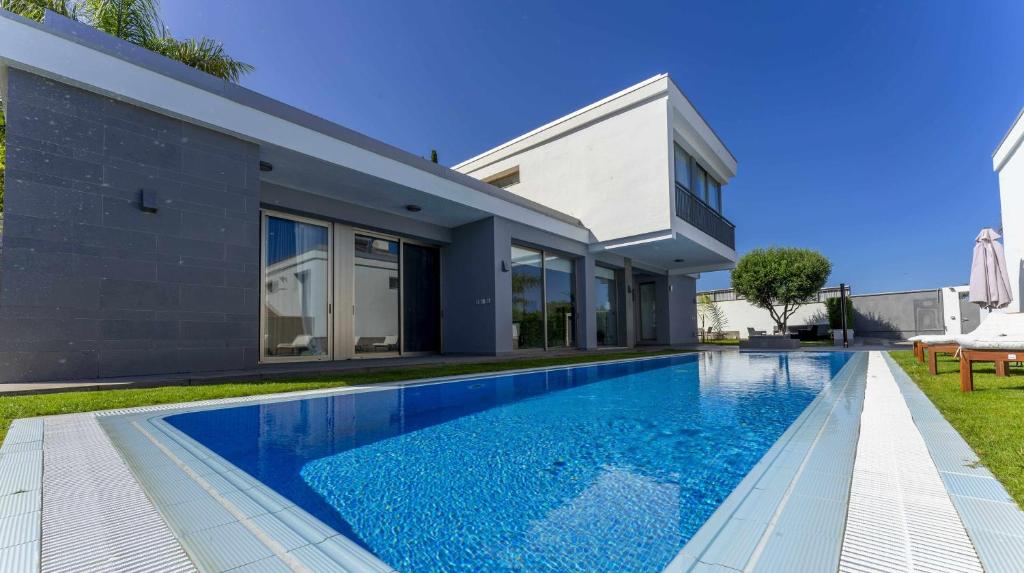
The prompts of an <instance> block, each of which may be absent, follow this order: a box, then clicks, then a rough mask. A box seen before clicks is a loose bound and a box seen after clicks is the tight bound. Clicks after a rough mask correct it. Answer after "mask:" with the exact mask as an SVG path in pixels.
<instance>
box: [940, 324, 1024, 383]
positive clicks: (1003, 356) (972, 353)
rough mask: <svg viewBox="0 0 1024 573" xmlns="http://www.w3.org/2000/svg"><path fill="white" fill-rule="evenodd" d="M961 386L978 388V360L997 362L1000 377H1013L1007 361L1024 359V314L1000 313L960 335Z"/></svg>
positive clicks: (997, 371)
mask: <svg viewBox="0 0 1024 573" xmlns="http://www.w3.org/2000/svg"><path fill="white" fill-rule="evenodd" d="M956 341H957V344H959V345H960V389H961V390H963V391H964V392H970V391H972V390H974V371H973V366H974V363H975V362H994V363H995V365H996V376H1009V374H1010V372H1009V369H1008V368H1007V364H1008V363H1010V362H1018V361H1021V360H1024V314H1022V313H1019V312H1014V313H999V314H992V315H989V317H988V318H986V319H985V320H984V321H983V322H982V323H981V325H980V326H978V328H977V329H976V330H975V331H974V332H971V333H970V334H965V335H963V336H958V337H957V338H956Z"/></svg>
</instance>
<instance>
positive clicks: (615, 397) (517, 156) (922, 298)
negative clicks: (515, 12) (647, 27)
mask: <svg viewBox="0 0 1024 573" xmlns="http://www.w3.org/2000/svg"><path fill="white" fill-rule="evenodd" d="M91 4H92V3H90V5H89V7H90V8H95V7H93V6H91ZM128 4H131V3H128ZM144 4H145V3H144ZM3 6H6V7H11V6H14V8H12V9H21V10H22V12H24V13H26V14H28V15H29V16H32V17H37V16H39V15H40V14H39V13H38V12H34V11H33V10H35V9H36V6H37V5H36V4H34V3H33V4H31V5H29V4H25V5H18V4H11V3H4V4H3ZM19 6H20V8H19ZM25 6H29V7H28V8H26V7H25ZM150 7H151V6H150V5H149V4H146V5H145V6H143V8H144V9H146V10H148V9H149V8H150ZM403 9H404V8H403ZM872 16H873V15H872ZM73 17H75V18H78V16H73ZM141 17H142V18H143V19H145V18H150V19H151V20H152V21H151V22H149V23H150V24H152V25H153V27H154V28H156V25H157V24H159V18H158V17H157V16H156V15H153V14H143V15H142V16H141ZM120 21H121V20H117V22H120ZM331 23H332V24H333V21H332V22H331ZM729 23H730V24H731V21H730V22H729ZM144 24H145V22H144ZM93 26H96V27H93ZM101 29H103V23H102V22H101V21H100V19H99V18H97V17H95V14H92V15H89V16H87V17H83V18H82V20H81V21H79V20H72V19H68V18H64V17H61V16H58V15H56V14H54V13H52V12H46V13H45V14H43V16H42V21H35V20H32V19H28V18H23V17H21V16H18V15H14V14H12V13H10V12H8V11H5V10H4V9H0V102H2V105H3V113H4V114H5V124H4V129H5V141H6V158H5V168H4V192H3V197H2V202H0V207H2V218H0V572H2V573H58V572H59V573H105V572H111V573H119V572H122V571H129V572H135V571H145V572H147V573H148V572H161V573H162V572H174V573H178V572H181V573H193V572H202V573H311V572H315V573H398V572H399V571H402V572H405V573H413V572H424V571H427V572H439V573H490V572H519V571H523V572H530V573H564V572H567V571H576V572H593V573H604V572H609V571H614V572H616V573H619V572H621V573H710V572H719V573H731V572H738V571H743V572H749V573H793V572H800V573H804V572H806V573H863V572H865V571H872V572H885V573H889V572H891V573H912V572H919V571H920V572H925V571H927V572H943V573H954V572H955V573H1020V572H1021V571H1024V511H1022V510H1021V505H1020V504H1021V503H1022V501H1024V464H1022V452H1024V440H1022V438H1021V436H1024V432H1022V431H1021V422H1020V420H1021V416H1022V414H1024V399H1022V398H1024V396H1022V395H1021V386H1020V383H1019V381H1017V380H1018V376H1019V374H1020V358H1021V356H1024V354H1022V353H1024V320H1022V318H1024V316H1022V315H1021V314H1020V312H1019V311H1020V309H1021V308H1022V307H1021V306H1020V305H1021V302H1020V297H1021V290H1022V289H1021V288H1020V287H1021V284H1022V282H1021V281H1022V276H1024V275H1021V273H1020V271H1021V265H1022V264H1024V263H1022V261H1024V216H1022V213H1024V204H1021V197H1022V194H1021V189H1022V188H1024V187H1022V186H1024V159H1022V158H1024V153H1022V152H1021V151H1020V147H1021V143H1022V142H1024V119H1021V118H1020V117H1019V118H1018V119H1017V120H1016V122H1015V123H1014V125H1013V127H1012V128H1011V130H1010V132H1009V133H1008V134H1007V136H1006V137H1005V138H1004V139H1003V141H1002V142H1001V143H1000V145H999V147H998V149H997V150H996V152H995V154H994V156H993V167H994V169H995V171H996V172H998V175H999V183H1000V193H1001V204H1002V219H1003V228H1002V229H1001V231H999V232H997V231H996V230H994V229H991V228H985V229H982V231H981V232H980V233H979V234H978V235H977V238H976V239H975V246H974V249H975V250H974V253H975V257H974V259H973V264H972V270H971V280H970V282H969V284H966V285H964V284H957V285H955V286H948V287H943V288H934V289H924V290H914V291H898V292H875V293H862V292H859V291H858V292H857V293H856V294H851V290H850V288H849V287H850V284H854V285H856V284H857V283H856V282H855V280H854V279H851V278H846V277H834V278H835V280H837V281H843V282H838V288H836V287H835V286H833V287H831V288H823V287H824V286H825V285H826V284H828V283H827V281H828V280H829V279H830V277H832V268H833V266H832V263H831V262H830V261H829V259H828V258H827V257H825V256H824V255H823V254H822V253H819V252H817V251H816V250H814V249H805V248H790V247H778V248H765V249H754V250H753V251H752V252H749V253H746V254H744V256H743V257H742V258H740V259H739V260H737V252H736V228H735V226H734V225H733V224H732V222H730V220H729V218H728V217H727V216H726V213H727V212H728V206H729V205H730V204H735V203H739V201H740V200H741V198H735V203H731V201H730V198H729V191H728V189H729V183H730V181H732V180H733V178H734V177H735V175H736V172H737V160H736V158H735V157H734V156H733V155H732V153H731V152H730V151H729V149H728V148H727V147H726V146H725V143H724V142H723V141H722V139H721V138H720V137H719V136H718V135H717V134H716V133H715V131H714V130H713V129H712V127H711V126H710V125H709V124H708V122H707V121H705V119H704V118H703V117H702V116H701V115H700V113H699V112H698V111H697V109H696V108H695V107H694V106H693V105H692V104H691V102H690V101H689V100H688V99H687V97H686V96H685V95H684V94H683V92H682V91H681V90H680V88H679V86H678V85H677V84H676V83H675V82H674V81H673V80H672V78H670V77H669V76H668V75H667V74H661V75H657V76H655V77H652V78H649V79H647V80H644V81H642V82H640V83H638V84H635V85H633V86H631V87H628V88H626V89H624V90H622V91H619V92H617V93H614V94H612V95H609V96H607V97H605V98H604V99H600V100H598V101H596V102H595V103H592V104H590V105H587V106H585V107H583V108H581V109H578V110H576V111H574V112H572V113H569V114H568V115H564V116H562V117H560V118H558V119H555V120H554V121H551V122H549V123H547V124H545V125H542V126H540V127H537V128H536V129H534V130H532V131H529V132H527V133H525V134H523V135H521V136H519V137H516V138H514V139H512V140H510V141H507V142H505V143H502V144H500V145H497V146H496V147H494V148H492V149H490V150H487V151H483V152H482V153H480V154H479V155H476V156H474V157H471V158H469V159H466V160H465V161H462V162H461V163H458V164H456V165H454V166H453V167H451V168H448V167H445V166H442V165H440V164H438V163H436V162H434V161H431V160H427V159H424V158H422V157H419V156H417V155H416V154H413V153H409V152H406V151H403V150H400V149H397V148H395V147H393V146H390V145H388V144H386V143H382V142H380V141H377V140H375V139H373V138H370V137H368V136H366V135H363V134H360V133H357V132H355V131H353V130H351V129H349V128H346V127H344V126H341V125H338V124H336V123H332V122H331V121H328V120H326V119H323V118H320V117H316V116H314V115H312V114H310V113H307V112H305V111H302V110H299V109H296V108H294V107H291V106H289V105H287V104H285V103H283V102H280V101H276V100H273V99H270V98H268V97H266V96H263V95H261V94H259V93H256V92H253V91H250V90H248V89H245V88H242V87H240V86H239V85H237V84H235V83H231V82H229V81H227V80H225V79H219V78H217V77H214V76H213V75H208V74H206V73H204V72H201V71H199V70H198V69H196V68H192V67H188V66H186V65H185V64H182V63H180V62H178V61H176V60H172V59H168V58H165V57H164V56H161V55H158V54H157V53H155V52H153V51H150V50H148V49H144V48H143V47H140V45H136V44H133V43H130V42H128V41H124V40H121V39H118V38H116V37H115V36H114V35H108V34H107V33H106V32H104V31H101ZM108 31H110V30H109V29H108ZM117 32H118V31H117V30H115V31H112V32H111V34H115V33H117ZM430 32H431V33H433V32H434V30H432V29H431V30H430ZM153 33H156V32H153ZM673 33H674V30H673ZM135 40H136V41H139V42H140V44H141V45H144V46H149V47H152V48H153V49H156V50H161V51H163V48H164V47H166V46H164V45H163V44H162V43H158V44H156V45H154V43H153V41H152V39H151V38H150V39H142V40H138V39H135ZM165 41H167V42H170V43H171V44H170V45H171V46H172V47H173V46H176V45H177V44H176V42H178V40H175V39H174V38H166V37H161V38H160V40H159V42H165ZM486 41H488V42H490V41H492V39H491V38H490V37H488V38H487V40H486ZM213 44H215V45H216V41H214V42H213ZM172 55H173V56H174V57H179V58H182V55H181V54H172ZM184 60H186V61H187V60H188V58H184ZM205 69H209V68H205ZM224 76H225V77H228V78H232V79H237V76H236V75H232V74H230V73H225V74H224ZM774 79H775V78H774V77H773V78H772V80H773V81H774ZM624 83H628V82H624ZM823 93H824V92H823ZM594 95H595V97H597V96H599V95H601V94H594ZM496 105H497V104H496ZM901 105H902V100H901ZM872 111H874V110H872ZM552 115H555V114H554V113H552ZM786 119H787V121H788V119H789V118H788V117H787V118H786ZM829 127H830V128H831V125H830V126H829ZM815 143H816V141H815ZM772 144H774V142H769V143H768V145H772ZM786 149H787V151H788V149H789V148H788V147H787V148H786ZM432 156H433V154H432ZM434 159H436V157H434ZM844 159H849V158H848V157H845V158H844ZM786 167H788V164H787V165H786ZM984 171H985V172H986V173H985V174H986V175H990V173H988V172H987V167H985V169H984ZM733 189H734V190H736V191H739V190H740V189H739V187H734V188H733ZM740 194H742V193H740ZM772 200H773V201H774V200H775V199H774V198H773V199H772ZM781 200H786V199H781ZM879 209H880V210H881V209H882V207H880V208H879ZM757 215H758V216H760V213H758V214H757ZM776 226H777V225H776ZM1000 232H1001V233H1002V234H1003V235H1004V243H1005V255H1006V256H1005V259H1006V260H1008V261H1009V263H1010V264H1009V265H1008V267H1009V269H1008V270H1007V268H1006V267H1007V265H1006V261H1004V260H1003V259H1004V257H1003V244H1002V243H999V242H998V238H999V237H998V235H999V233H1000ZM766 240H767V239H766ZM966 243H967V241H965V244H966ZM726 269H735V270H734V272H733V274H732V287H731V288H729V289H720V290H715V291H710V292H704V293H700V295H699V297H698V293H697V290H696V282H697V279H698V278H699V276H700V275H701V273H708V272H712V271H718V270H726ZM837 274H839V271H837ZM1008 278H1009V280H1008ZM1007 291H1012V292H1007ZM1011 298H1012V300H1013V302H1012V304H1010V305H1009V306H1008V303H1009V302H1010V299H1011ZM698 300H699V313H700V317H701V325H700V330H699V331H698ZM837 303H838V304H837ZM780 308H781V309H782V310H781V311H780V310H779V309H780ZM797 310H799V311H800V312H799V313H797V312H796V311H797ZM1007 310H1008V312H1007ZM787 321H788V322H787ZM704 322H708V323H709V324H708V325H705V324H704ZM726 322H729V323H730V327H729V329H731V330H729V329H727V328H723V327H724V326H725V323H726ZM851 326H852V327H853V330H852V331H851V330H850V327H851ZM727 330H728V336H726V335H725V334H726V331H727ZM769 330H777V333H774V334H771V335H769V334H768V331H769ZM698 332H700V333H701V334H702V336H698ZM829 337H831V338H829ZM741 338H745V339H746V340H745V341H744V342H743V344H742V345H741V343H740V339H741ZM911 340H912V343H911V342H910V341H911ZM755 343H756V344H755ZM762 344H764V345H765V346H761V345H762ZM748 345H749V346H748ZM926 355H927V362H928V365H927V366H925V360H926ZM958 368H959V371H957V369H958ZM1011 374H1012V375H1011ZM958 381H959V384H957V382H958Z"/></svg>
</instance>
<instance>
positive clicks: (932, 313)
mask: <svg viewBox="0 0 1024 573" xmlns="http://www.w3.org/2000/svg"><path fill="white" fill-rule="evenodd" d="M850 300H851V301H852V302H853V331H854V335H855V336H857V337H859V338H889V339H893V340H906V339H907V338H910V337H911V336H917V335H919V334H943V333H945V332H946V324H945V320H944V318H945V317H944V315H945V313H944V311H943V308H942V291H941V290H939V289H929V290H923V291H913V292H894V293H882V294H868V295H853V296H851V297H850Z"/></svg>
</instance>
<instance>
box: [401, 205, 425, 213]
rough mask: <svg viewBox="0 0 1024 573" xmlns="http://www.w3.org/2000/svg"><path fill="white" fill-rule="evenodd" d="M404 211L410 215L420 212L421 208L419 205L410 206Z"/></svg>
mask: <svg viewBox="0 0 1024 573" xmlns="http://www.w3.org/2000/svg"><path fill="white" fill-rule="evenodd" d="M405 210H406V211H409V212H410V213H419V212H420V211H422V210H423V207H420V206H419V205H411V204H410V205H406V206H405Z"/></svg>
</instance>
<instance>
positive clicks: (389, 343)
mask: <svg viewBox="0 0 1024 573" xmlns="http://www.w3.org/2000/svg"><path fill="white" fill-rule="evenodd" d="M397 344H398V335H397V334H389V335H387V336H385V337H384V340H381V341H380V342H374V343H373V349H374V350H375V351H377V352H387V351H389V350H393V349H394V348H393V347H394V346H395V345H397Z"/></svg>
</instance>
